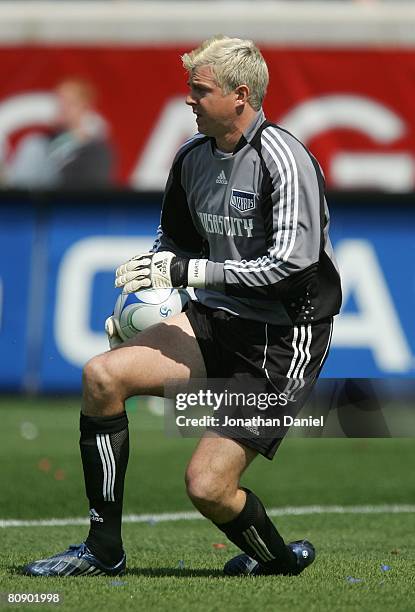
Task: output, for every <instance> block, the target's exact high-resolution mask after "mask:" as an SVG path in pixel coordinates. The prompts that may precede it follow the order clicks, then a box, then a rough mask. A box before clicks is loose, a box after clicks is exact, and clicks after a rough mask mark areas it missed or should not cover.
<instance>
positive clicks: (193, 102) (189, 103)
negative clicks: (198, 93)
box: [186, 93, 196, 106]
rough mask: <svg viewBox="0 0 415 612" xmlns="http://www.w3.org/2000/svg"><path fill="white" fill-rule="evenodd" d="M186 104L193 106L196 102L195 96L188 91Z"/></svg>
mask: <svg viewBox="0 0 415 612" xmlns="http://www.w3.org/2000/svg"><path fill="white" fill-rule="evenodd" d="M186 104H188V105H189V106H193V105H194V104H196V101H195V99H194V98H193V96H192V94H190V93H188V94H187V96H186Z"/></svg>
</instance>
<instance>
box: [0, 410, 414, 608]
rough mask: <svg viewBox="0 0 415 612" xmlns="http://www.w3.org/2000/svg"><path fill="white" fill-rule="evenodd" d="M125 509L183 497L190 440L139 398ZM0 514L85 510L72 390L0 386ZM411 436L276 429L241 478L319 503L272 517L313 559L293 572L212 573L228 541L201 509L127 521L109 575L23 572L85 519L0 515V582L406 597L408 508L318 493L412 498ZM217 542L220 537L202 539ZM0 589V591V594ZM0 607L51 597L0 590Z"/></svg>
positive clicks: (132, 601)
mask: <svg viewBox="0 0 415 612" xmlns="http://www.w3.org/2000/svg"><path fill="white" fill-rule="evenodd" d="M128 410H129V413H130V436H131V447H132V448H131V454H130V463H129V469H128V473H127V481H126V495H125V514H143V513H146V514H147V513H164V512H177V511H192V510H193V508H192V506H191V504H190V502H189V501H188V499H187V498H186V494H185V490H184V484H183V472H184V469H185V466H186V462H187V460H188V458H189V457H190V454H191V451H192V448H193V447H194V446H195V444H196V441H195V440H189V439H187V440H185V439H182V438H171V437H170V438H169V437H166V436H165V434H164V432H163V421H162V418H161V417H158V416H155V415H154V414H152V413H151V412H150V411H149V409H148V406H147V403H146V401H145V400H142V401H141V402H140V403H138V402H137V400H135V399H134V400H130V402H129V405H128ZM0 418H1V432H2V434H1V446H0V453H1V497H0V521H1V520H7V519H20V520H38V519H51V518H61V519H65V518H74V517H81V518H82V517H86V516H87V510H88V507H87V502H86V499H85V494H84V485H83V479H82V471H81V464H80V458H79V453H78V437H79V434H78V418H79V407H78V403H77V401H76V400H74V399H62V398H60V399H57V398H48V399H42V400H29V399H24V400H23V399H15V398H2V399H1V400H0ZM414 450H415V441H414V440H413V439H389V440H351V439H349V440H347V439H297V438H292V439H287V440H286V441H285V442H284V444H283V445H282V447H281V449H280V450H279V452H278V453H277V456H276V459H275V460H274V461H273V462H269V461H266V460H265V459H262V458H258V459H257V460H256V461H255V462H254V464H253V465H252V466H251V468H250V470H249V473H248V474H247V475H246V477H245V478H244V484H245V485H246V486H248V487H250V488H252V489H254V490H255V491H256V493H257V494H258V495H259V496H260V497H261V498H262V499H263V501H264V503H265V504H266V506H267V507H269V508H285V507H288V506H292V507H306V506H307V507H309V506H314V505H316V506H321V508H320V513H311V514H300V515H298V516H295V515H284V516H279V517H278V518H275V519H274V520H276V522H277V524H278V527H279V529H280V531H281V532H282V534H283V535H284V537H285V538H286V539H287V540H292V539H298V538H300V537H308V538H309V539H310V540H311V541H312V542H313V543H314V544H315V546H316V548H317V550H318V557H317V560H316V562H315V563H314V564H313V565H312V566H311V567H310V568H309V569H308V570H306V572H304V573H303V574H302V575H301V576H299V577H291V578H288V577H263V578H254V579H239V578H237V579H235V578H225V577H223V576H222V574H221V568H222V566H223V564H224V562H225V561H226V560H227V559H228V558H229V557H231V556H232V555H234V554H235V553H236V548H235V547H234V546H233V545H232V544H230V543H227V542H226V540H225V539H224V536H223V534H222V533H221V532H219V531H217V530H216V529H215V528H214V527H213V526H212V525H211V524H210V523H209V522H208V521H206V520H186V521H185V520H178V521H177V520H176V521H172V522H162V521H153V520H149V521H146V522H139V523H128V524H126V525H125V527H124V544H125V547H126V550H127V554H128V568H129V569H128V573H127V574H126V575H125V576H123V577H120V578H117V579H114V578H110V577H107V578H103V577H101V578H90V579H88V578H80V579H76V578H72V579H71V578H69V579H60V580H59V579H36V578H27V577H23V576H20V575H19V573H18V568H19V566H21V565H22V564H23V563H25V562H27V561H29V560H32V559H34V558H41V557H42V556H45V555H49V554H52V553H55V552H58V551H59V550H63V548H65V547H66V546H67V545H68V544H70V543H75V542H79V541H81V540H82V539H83V538H84V536H85V535H86V530H87V527H86V526H82V525H81V526H76V525H66V526H59V527H47V526H39V525H37V526H30V527H28V526H10V525H9V523H7V522H6V523H3V524H5V525H6V526H5V527H4V528H0V537H1V543H2V546H1V548H0V553H1V555H0V592H2V593H9V592H13V593H22V592H25V593H29V592H30V593H46V592H48V593H59V596H60V598H61V599H62V603H61V604H60V606H59V608H58V609H59V610H77V609H80V610H86V611H89V610H101V609H103V608H105V609H110V610H112V609H117V610H119V611H121V610H150V611H153V610H154V611H164V610H166V611H167V610H171V609H172V608H175V609H178V610H184V609H188V610H195V611H197V612H198V611H212V612H213V611H216V610H218V611H219V610H231V611H233V610H250V611H251V610H252V609H260V610H265V611H268V610H270V611H271V610H277V611H285V610H292V609H293V607H294V606H297V607H299V608H302V609H307V610H316V611H319V612H320V611H326V610H327V611H328V610H330V611H332V610H334V611H336V610H350V611H351V612H352V611H360V610H362V611H367V610H380V609H382V610H383V611H387V610H391V611H392V610H394V611H399V612H403V611H409V610H415V603H414V586H415V571H414V570H415V552H414V551H415V528H414V527H415V521H414V514H413V513H408V512H406V513H405V512H399V513H390V512H379V513H369V512H366V513H362V512H358V513H354V514H352V513H333V512H327V511H326V510H325V509H327V507H328V506H334V505H337V506H342V507H344V506H347V507H351V506H370V508H369V510H370V509H372V511H373V509H374V508H376V507H379V506H381V505H385V504H387V505H392V504H402V505H403V504H414V503H415V483H414V476H413V475H414V464H415V460H414ZM217 544H225V547H216V546H215V545H217ZM3 601H4V600H3ZM0 605H3V606H4V609H22V610H29V609H38V608H39V607H41V608H45V607H49V608H52V609H53V605H52V604H50V605H49V606H47V605H45V606H41V605H28V604H26V605H20V606H17V605H13V606H12V605H11V604H6V603H3V604H0Z"/></svg>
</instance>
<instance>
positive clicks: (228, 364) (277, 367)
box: [186, 301, 333, 459]
mask: <svg viewBox="0 0 415 612" xmlns="http://www.w3.org/2000/svg"><path fill="white" fill-rule="evenodd" d="M186 315H187V317H188V319H189V322H190V324H191V326H192V328H193V331H194V332H195V336H196V339H197V341H198V344H199V347H200V350H201V353H202V356H203V359H204V362H205V367H206V372H207V377H208V379H235V378H238V377H241V376H242V377H243V376H248V377H254V378H257V379H262V380H264V381H265V383H266V384H267V385H268V386H269V388H271V390H273V387H275V388H276V385H275V383H276V381H279V382H278V388H279V389H280V390H281V380H283V381H285V383H284V384H285V386H287V385H288V386H289V387H290V388H291V389H292V390H293V392H294V391H297V389H299V388H300V387H302V386H303V385H304V384H305V381H307V385H306V387H307V392H306V393H303V394H302V395H300V402H297V403H296V411H297V412H298V411H299V410H300V409H301V407H302V405H303V404H304V402H305V400H306V399H307V397H308V395H309V392H310V391H311V389H312V387H313V385H314V383H315V382H316V380H317V377H318V375H319V373H320V370H321V368H322V366H323V363H324V361H325V359H326V357H327V353H328V349H329V346H330V340H331V333H332V328H333V319H332V318H329V319H324V320H321V321H317V322H315V323H313V324H312V325H311V324H308V325H296V326H292V325H291V326H279V325H271V324H270V323H262V322H259V321H253V320H248V319H242V318H241V317H238V316H235V315H232V314H231V313H229V312H226V311H224V310H219V309H212V308H208V307H206V306H204V305H203V304H201V303H200V302H196V301H192V302H190V303H189V305H188V309H187V310H186ZM297 397H298V396H297ZM208 429H210V430H212V431H215V432H216V433H219V434H220V435H223V436H225V437H228V438H231V439H233V440H236V441H238V442H239V443H241V444H243V445H245V446H248V447H250V448H253V449H255V450H256V451H257V452H259V453H260V454H262V455H264V456H265V457H267V458H268V459H272V458H273V456H274V455H275V453H276V451H277V449H278V446H279V444H280V443H281V440H282V438H283V436H284V435H285V433H286V431H287V428H286V429H285V430H284V432H283V434H281V431H278V432H275V436H273V435H269V432H270V430H269V429H268V430H267V432H268V433H267V436H266V437H264V436H261V435H258V432H255V433H253V434H252V435H250V434H249V433H248V434H247V432H246V431H244V435H243V436H241V435H240V434H241V429H240V428H239V427H231V426H229V425H228V426H227V427H225V426H223V425H222V424H221V425H219V426H216V427H215V426H210V427H209V428H208Z"/></svg>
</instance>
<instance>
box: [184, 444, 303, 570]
mask: <svg viewBox="0 0 415 612" xmlns="http://www.w3.org/2000/svg"><path fill="white" fill-rule="evenodd" d="M256 454H257V453H256V451H254V450H253V449H250V448H248V447H246V446H243V445H242V444H239V443H238V442H235V441H234V440H231V439H229V438H224V437H220V436H218V435H216V434H213V433H210V432H209V433H208V434H205V436H204V437H203V438H202V439H201V440H200V442H199V444H198V446H197V448H196V450H195V452H194V454H193V456H192V458H191V461H190V463H189V466H188V468H187V471H186V485H187V492H188V495H189V497H190V499H191V500H192V502H193V504H194V505H195V506H196V508H197V509H198V510H199V511H200V512H201V513H202V514H203V515H204V516H206V517H207V518H209V519H210V520H211V521H213V522H214V523H215V525H216V526H217V527H218V528H219V529H220V530H221V531H223V532H224V533H225V534H226V536H227V537H228V538H229V539H230V540H231V541H232V542H233V543H234V544H236V545H237V546H238V547H239V548H241V549H242V550H243V551H244V552H246V553H247V555H249V557H252V558H253V559H255V560H256V561H258V562H259V563H260V564H261V567H262V568H263V570H264V572H266V573H271V574H278V573H284V574H286V573H291V572H293V573H294V571H295V569H296V567H297V558H296V556H295V555H294V553H293V552H292V550H291V549H290V548H289V547H287V546H286V545H285V543H284V540H283V539H282V537H281V536H280V534H279V533H278V531H277V529H276V527H275V526H274V524H273V523H272V521H271V520H270V518H269V517H268V515H267V513H266V510H265V508H264V506H263V505H262V503H261V501H260V500H259V499H258V497H257V496H256V495H255V494H254V493H253V492H252V491H248V490H247V489H242V488H240V486H239V480H240V477H241V475H242V474H243V472H244V471H245V469H246V468H247V467H248V466H249V464H250V463H251V462H252V461H253V459H254V458H255V456H256Z"/></svg>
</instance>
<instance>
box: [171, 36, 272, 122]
mask: <svg viewBox="0 0 415 612" xmlns="http://www.w3.org/2000/svg"><path fill="white" fill-rule="evenodd" d="M182 62H183V66H184V67H185V69H186V70H187V71H188V72H189V73H191V72H193V71H194V70H195V69H196V68H198V67H200V66H210V67H211V68H212V71H213V74H214V76H215V79H216V82H217V84H218V86H219V87H221V89H222V90H223V93H224V94H225V95H226V94H229V93H231V92H232V91H233V90H234V89H236V88H237V87H239V85H247V86H248V88H249V92H250V93H249V98H248V102H249V104H250V105H251V106H252V108H253V109H254V110H259V109H260V108H261V106H262V101H263V99H264V97H265V93H266V91H267V86H268V80H269V76H268V68H267V65H266V63H265V60H264V58H263V57H262V55H261V52H260V51H259V49H258V47H256V46H255V44H254V43H253V42H252V40H242V39H240V38H229V37H228V36H222V35H219V36H214V37H213V38H209V39H208V40H205V41H204V42H203V43H202V44H201V45H200V47H198V48H197V49H194V50H193V51H191V52H190V53H185V54H184V55H183V56H182Z"/></svg>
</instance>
